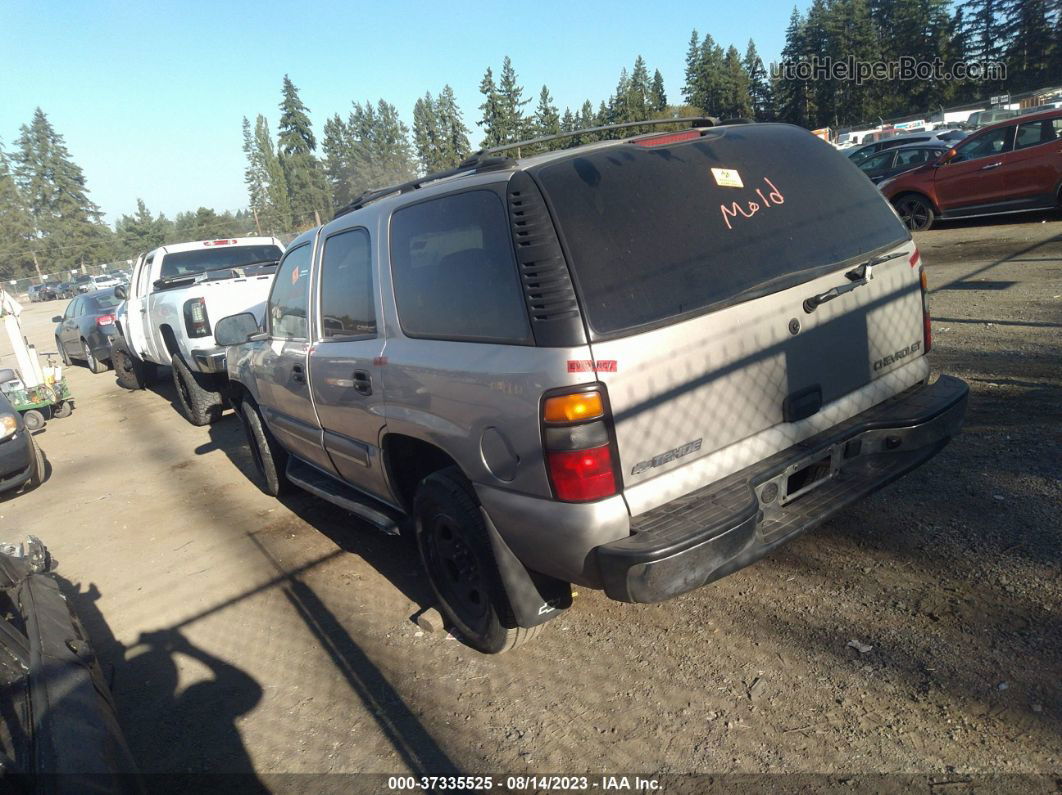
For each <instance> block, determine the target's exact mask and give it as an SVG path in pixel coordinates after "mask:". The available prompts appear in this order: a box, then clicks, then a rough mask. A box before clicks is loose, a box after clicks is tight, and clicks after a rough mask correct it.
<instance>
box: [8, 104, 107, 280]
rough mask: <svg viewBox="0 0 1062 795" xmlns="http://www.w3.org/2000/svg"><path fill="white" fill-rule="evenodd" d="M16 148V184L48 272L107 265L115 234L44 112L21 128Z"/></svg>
mask: <svg viewBox="0 0 1062 795" xmlns="http://www.w3.org/2000/svg"><path fill="white" fill-rule="evenodd" d="M16 145H17V147H18V150H17V151H16V152H15V153H14V155H13V156H12V160H13V162H14V164H15V171H14V174H15V183H16V185H17V186H18V189H19V192H20V194H21V196H22V200H23V202H24V203H25V206H26V208H27V209H28V211H29V214H30V217H31V219H32V222H33V225H34V237H35V239H36V242H35V244H34V246H33V249H34V251H35V252H39V256H40V258H42V259H43V260H44V261H46V262H47V267H48V269H52V268H55V267H71V266H84V265H88V264H91V263H94V262H100V261H102V260H103V259H104V258H105V257H106V255H107V253H108V246H109V244H110V242H111V241H110V238H111V230H110V228H109V227H107V226H106V225H105V224H103V222H102V213H101V212H100V209H99V207H97V206H96V205H95V204H94V203H93V202H92V201H91V200H90V199H89V197H88V188H87V187H86V185H85V175H84V173H83V172H82V170H81V167H80V166H78V165H77V164H76V163H75V162H74V161H73V159H72V158H71V157H70V152H69V150H67V148H66V143H65V141H64V140H63V136H61V135H60V134H59V133H58V132H56V131H55V128H54V127H52V124H51V122H49V121H48V117H47V116H46V115H45V114H44V111H42V110H41V109H40V108H37V109H36V111H34V114H33V120H32V121H31V122H30V123H29V124H28V125H25V124H24V125H22V127H21V128H20V135H19V138H18V141H17V142H16ZM42 265H43V263H42Z"/></svg>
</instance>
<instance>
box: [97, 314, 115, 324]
mask: <svg viewBox="0 0 1062 795" xmlns="http://www.w3.org/2000/svg"><path fill="white" fill-rule="evenodd" d="M113 323H114V315H100V316H99V317H98V318H96V325H97V326H110V325H112V324H113Z"/></svg>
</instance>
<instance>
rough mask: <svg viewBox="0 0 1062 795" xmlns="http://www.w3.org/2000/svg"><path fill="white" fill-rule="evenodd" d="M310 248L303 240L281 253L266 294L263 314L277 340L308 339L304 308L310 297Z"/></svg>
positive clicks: (270, 331)
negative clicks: (269, 290)
mask: <svg viewBox="0 0 1062 795" xmlns="http://www.w3.org/2000/svg"><path fill="white" fill-rule="evenodd" d="M312 252H313V247H312V246H311V245H310V244H309V243H305V244H303V245H301V246H299V247H298V248H293V249H291V250H290V251H288V253H287V254H285V255H284V259H283V260H281V262H280V267H278V268H277V275H276V278H275V279H274V281H273V290H272V292H271V293H270V294H269V304H268V309H267V312H266V314H267V317H268V318H269V321H268V322H269V333H270V334H271V335H272V336H273V337H275V338H277V339H288V340H304V339H308V338H309V333H308V332H309V325H308V323H307V319H306V308H307V306H308V305H309V296H310V290H309V286H310V254H311V253H312Z"/></svg>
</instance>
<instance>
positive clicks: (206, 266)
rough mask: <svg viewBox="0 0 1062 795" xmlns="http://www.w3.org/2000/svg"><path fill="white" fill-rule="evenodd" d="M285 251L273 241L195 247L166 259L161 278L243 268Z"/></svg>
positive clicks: (270, 258)
mask: <svg viewBox="0 0 1062 795" xmlns="http://www.w3.org/2000/svg"><path fill="white" fill-rule="evenodd" d="M280 254H281V251H280V249H279V248H278V247H276V246H273V245H261V246H226V247H214V248H201V249H195V250H193V251H177V252H174V253H173V254H166V255H165V256H164V257H163V259H162V272H161V273H160V274H159V278H160V279H173V278H179V277H181V276H191V275H194V274H197V273H203V272H205V271H212V270H223V269H225V268H240V267H243V266H245V265H252V264H255V263H259V262H273V261H276V260H278V259H280Z"/></svg>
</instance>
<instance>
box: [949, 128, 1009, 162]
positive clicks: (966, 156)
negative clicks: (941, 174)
mask: <svg viewBox="0 0 1062 795" xmlns="http://www.w3.org/2000/svg"><path fill="white" fill-rule="evenodd" d="M1013 143H1014V125H1013V124H1011V125H1008V126H1006V127H1000V128H999V129H997V130H992V131H991V132H987V133H984V134H982V135H978V136H975V137H974V138H973V139H971V140H968V141H963V142H962V143H961V144H959V146H958V147H957V148H956V150H955V157H953V158H952V159H951V162H952V163H961V162H964V161H966V160H977V159H978V158H982V157H992V156H993V155H1000V154H1004V153H1005V152H1009V151H1010V148H1011V146H1012V144H1013Z"/></svg>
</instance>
